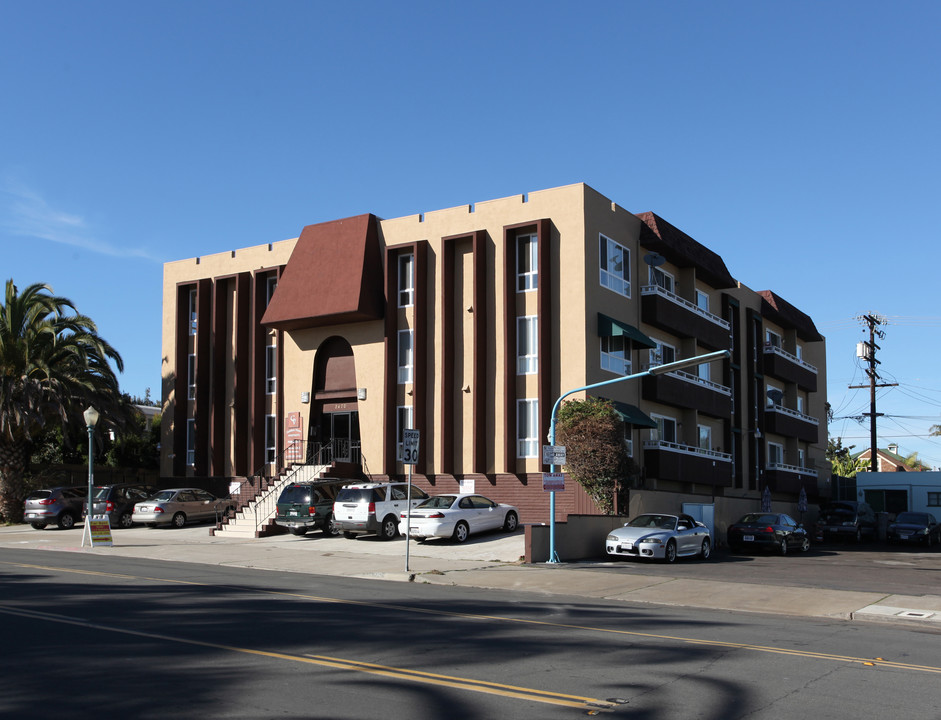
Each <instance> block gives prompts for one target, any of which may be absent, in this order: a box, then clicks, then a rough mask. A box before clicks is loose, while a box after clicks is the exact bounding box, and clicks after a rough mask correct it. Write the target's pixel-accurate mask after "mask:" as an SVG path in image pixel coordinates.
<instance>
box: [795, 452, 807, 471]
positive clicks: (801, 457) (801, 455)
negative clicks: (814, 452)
mask: <svg viewBox="0 0 941 720" xmlns="http://www.w3.org/2000/svg"><path fill="white" fill-rule="evenodd" d="M797 467H799V468H805V467H807V451H806V450H804V449H803V448H798V449H797Z"/></svg>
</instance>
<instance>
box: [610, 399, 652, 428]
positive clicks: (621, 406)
mask: <svg viewBox="0 0 941 720" xmlns="http://www.w3.org/2000/svg"><path fill="white" fill-rule="evenodd" d="M611 404H612V405H613V406H614V409H615V410H616V411H617V414H618V415H620V416H621V419H622V420H623V421H624V422H626V423H630V424H631V425H636V426H637V427H648V428H655V427H657V423H655V422H654V421H653V420H651V419H650V418H649V417H647V415H646V414H644V412H643V411H642V410H641V409H640V408H639V407H637V406H636V405H629V404H628V403H623V402H618V401H617V400H612V401H611Z"/></svg>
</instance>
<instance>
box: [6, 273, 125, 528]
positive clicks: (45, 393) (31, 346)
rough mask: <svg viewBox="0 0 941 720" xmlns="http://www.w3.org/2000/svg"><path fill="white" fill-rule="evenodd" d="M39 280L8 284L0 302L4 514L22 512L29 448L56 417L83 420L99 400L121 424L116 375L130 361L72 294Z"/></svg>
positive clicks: (10, 518) (66, 428)
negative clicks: (63, 293) (22, 286)
mask: <svg viewBox="0 0 941 720" xmlns="http://www.w3.org/2000/svg"><path fill="white" fill-rule="evenodd" d="M52 293H53V291H52V288H51V287H49V286H48V285H43V284H40V283H36V284H33V285H30V286H29V287H27V288H25V289H24V290H23V292H22V293H19V292H18V290H17V287H16V286H15V285H14V284H13V280H12V279H11V280H8V281H7V283H6V293H5V296H4V303H3V305H2V306H0V520H3V521H5V522H20V521H21V520H22V518H23V500H24V494H25V492H24V483H23V478H24V474H25V472H26V470H27V467H28V464H29V457H30V453H31V451H32V449H33V445H34V443H36V442H37V441H38V440H39V439H40V437H41V436H42V434H43V431H44V429H46V428H48V427H49V426H50V425H53V424H56V423H58V424H60V425H61V427H62V428H63V430H62V434H61V437H62V439H63V442H68V438H69V436H70V430H72V431H74V429H75V428H76V427H81V426H83V425H84V421H83V420H82V411H83V410H84V409H85V408H86V407H87V406H88V405H94V406H95V407H96V408H97V409H98V410H99V412H101V415H102V418H103V419H104V423H103V427H102V429H105V427H106V426H107V425H112V426H116V427H119V426H123V425H124V424H125V423H126V422H127V418H128V413H127V411H126V410H125V409H123V408H122V407H121V396H120V392H119V390H118V380H117V377H116V375H115V373H114V370H112V368H111V363H112V362H113V363H114V365H115V366H116V367H117V369H118V370H119V371H123V370H124V363H123V361H122V360H121V356H120V355H119V354H118V352H117V351H116V350H115V349H114V348H113V347H111V345H110V344H108V342H107V341H105V340H104V339H103V338H101V337H100V336H99V335H98V328H97V326H96V325H95V323H94V321H93V320H92V319H91V318H89V317H87V316H85V315H81V314H80V313H78V312H76V310H75V306H74V304H73V303H72V301H71V300H69V299H67V298H64V297H59V296H56V295H53V294H52Z"/></svg>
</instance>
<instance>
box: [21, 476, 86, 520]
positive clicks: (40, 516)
mask: <svg viewBox="0 0 941 720" xmlns="http://www.w3.org/2000/svg"><path fill="white" fill-rule="evenodd" d="M87 498H88V486H87V485H86V486H85V487H82V486H81V485H78V486H72V487H54V488H48V489H47V490H35V491H33V492H31V493H30V494H29V495H27V496H26V502H25V503H24V511H23V519H24V520H25V521H26V522H28V523H29V524H30V525H31V526H32V527H34V528H35V529H36V530H42V529H43V528H44V527H46V525H50V524H53V523H54V524H56V525H58V526H59V527H60V528H61V529H63V530H68V529H69V528H73V527H75V523H76V522H77V521H78V520H79V519H80V518H81V517H82V501H83V500H86V499H87Z"/></svg>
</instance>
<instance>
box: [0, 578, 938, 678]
mask: <svg viewBox="0 0 941 720" xmlns="http://www.w3.org/2000/svg"><path fill="white" fill-rule="evenodd" d="M0 565H11V566H14V567H23V568H30V569H37V570H53V571H61V572H72V573H78V574H87V575H95V576H105V577H115V578H120V579H133V580H150V581H153V582H164V583H177V584H185V585H199V586H204V587H216V588H223V587H226V588H230V589H236V590H242V591H248V592H256V593H261V594H265V595H276V596H281V597H291V598H298V599H303V600H309V601H314V602H321V603H329V604H334V605H354V606H360V607H369V608H374V609H383V610H393V611H397V612H408V613H413V614H419V615H438V616H441V617H451V618H459V619H463V620H486V621H490V622H494V621H499V622H504V623H515V624H519V625H535V626H540V627H548V628H556V629H564V630H577V631H581V632H586V631H587V632H596V633H605V634H609V635H624V636H628V637H637V638H645V639H650V640H670V641H673V642H678V643H686V644H690V645H706V646H711V647H719V648H727V649H732V650H750V651H753V652H761V653H770V654H775V655H792V656H795V657H802V658H810V659H815V660H832V661H836V662H845V663H852V664H858V665H865V666H876V667H890V668H895V669H899V670H913V671H917V672H927V673H938V674H941V667H936V666H933V665H915V664H912V663H899V662H892V661H889V660H883V659H882V658H861V657H854V656H851V655H834V654H831V653H819V652H813V651H809V650H792V649H787V648H778V647H769V646H764V645H752V644H750V643H735V642H726V641H722V640H704V639H700V638H689V637H682V636H678V635H663V634H659V633H645V632H638V631H636V630H621V629H613V628H601V627H593V626H590V625H574V624H570V623H556V622H549V621H545V620H530V619H526V618H514V617H505V616H502V615H481V614H476V613H460V612H453V611H450V610H434V609H431V608H414V607H408V606H405V605H393V604H389V603H377V602H370V601H368V600H343V599H339V598H330V597H323V596H319V595H307V594H304V593H295V592H284V591H280V590H265V589H264V588H254V587H240V586H231V585H214V584H212V583H204V582H192V581H185V580H172V579H171V580H166V579H164V578H153V577H146V576H134V575H120V574H110V573H106V572H100V571H93V570H87V571H86V570H77V569H74V568H59V567H50V566H45V565H30V564H25V563H11V562H3V561H0Z"/></svg>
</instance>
